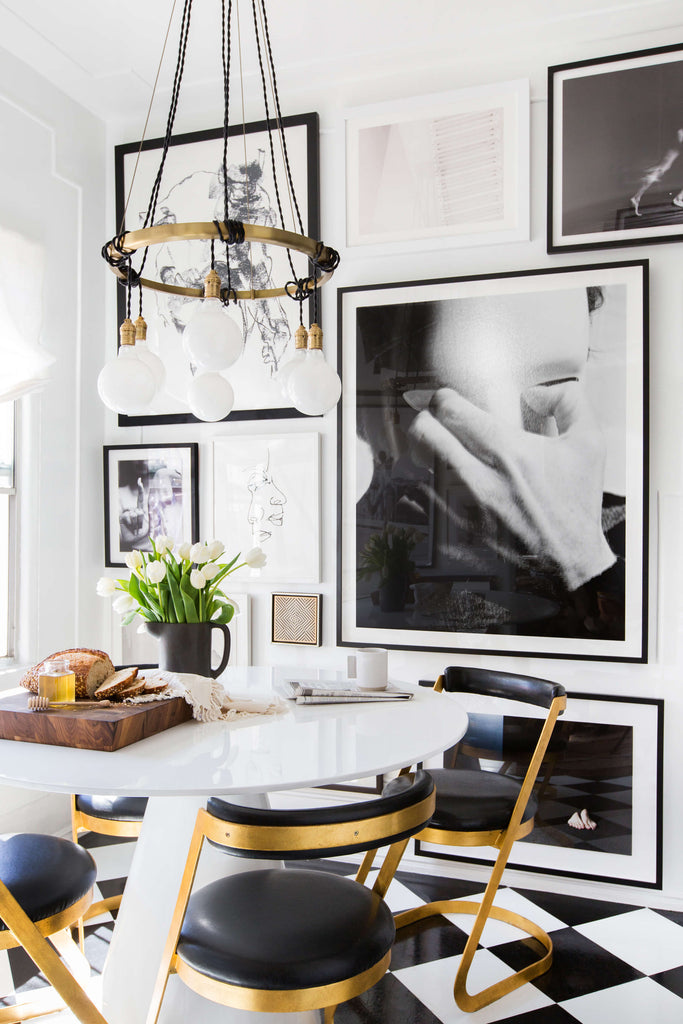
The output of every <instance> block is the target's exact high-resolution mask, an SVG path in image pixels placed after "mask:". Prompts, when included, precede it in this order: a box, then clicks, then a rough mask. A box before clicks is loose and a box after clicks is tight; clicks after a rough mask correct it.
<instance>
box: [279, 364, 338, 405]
mask: <svg viewBox="0 0 683 1024" xmlns="http://www.w3.org/2000/svg"><path fill="white" fill-rule="evenodd" d="M288 394H289V397H290V398H291V400H292V403H293V405H294V407H295V408H296V409H298V410H299V412H303V413H305V414H306V415H307V416H322V415H324V413H326V412H329V411H330V409H334V407H335V405H336V404H337V402H338V401H339V396H340V395H341V381H340V379H339V376H338V374H337V373H335V371H334V370H333V369H332V367H331V366H330V364H329V363H328V362H327V361H326V359H325V356H324V355H323V353H322V350H321V349H317V348H312V349H309V350H308V352H307V353H306V357H305V358H304V359H302V360H301V362H300V363H297V365H296V366H295V367H294V369H293V370H292V372H291V374H290V375H289V383H288Z"/></svg>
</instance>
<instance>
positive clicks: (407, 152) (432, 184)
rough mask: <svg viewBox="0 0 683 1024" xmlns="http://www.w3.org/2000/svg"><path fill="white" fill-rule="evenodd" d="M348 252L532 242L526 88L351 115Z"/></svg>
mask: <svg viewBox="0 0 683 1024" xmlns="http://www.w3.org/2000/svg"><path fill="white" fill-rule="evenodd" d="M345 125H346V210H347V237H346V240H347V244H348V245H373V244H375V245H377V244H384V243H386V242H402V243H403V242H406V241H409V242H414V241H417V240H420V239H439V238H442V239H448V241H449V243H450V244H454V241H457V243H458V244H460V245H462V246H465V245H475V244H479V243H491V242H503V241H520V240H526V239H528V237H529V82H528V81H527V80H526V79H523V80H518V81H512V82H501V83H498V84H495V85H488V86H484V87H477V88H471V89H460V90H458V91H457V92H448V93H440V94H437V95H431V96H421V97H415V98H413V99H407V100H401V101H400V102H399V103H382V104H379V105H374V106H369V107H357V108H354V109H352V110H348V111H346V113H345Z"/></svg>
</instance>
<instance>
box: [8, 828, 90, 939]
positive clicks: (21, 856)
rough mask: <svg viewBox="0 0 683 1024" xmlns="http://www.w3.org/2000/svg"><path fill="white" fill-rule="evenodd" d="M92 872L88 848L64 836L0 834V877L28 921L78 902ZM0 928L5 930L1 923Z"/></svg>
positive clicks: (44, 916)
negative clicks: (28, 918) (84, 848)
mask: <svg viewBox="0 0 683 1024" xmlns="http://www.w3.org/2000/svg"><path fill="white" fill-rule="evenodd" d="M96 875H97V869H96V867H95V861H94V860H93V859H92V857H91V856H90V854H89V853H88V851H87V850H83V849H82V848H81V847H80V846H76V844H75V843H72V842H71V841H70V840H68V839H58V838H57V837H56V836H44V835H35V834H33V833H26V834H22V833H20V834H17V835H3V836H0V878H1V879H2V881H3V882H4V883H5V885H6V886H7V888H8V889H9V891H10V892H11V893H12V895H13V896H14V898H15V899H16V900H17V902H18V903H19V904H20V905H21V907H22V908H23V910H24V911H25V913H26V914H28V916H29V917H30V918H31V920H32V921H42V920H43V919H44V918H46V917H52V916H53V915H54V914H59V913H61V912H62V911H63V910H68V908H69V907H72V906H73V905H74V904H75V903H78V901H79V900H80V899H82V898H83V896H85V895H86V894H87V893H88V892H89V891H90V890H91V889H92V887H93V885H94V884H95V878H96ZM0 929H2V930H6V926H5V924H4V923H0Z"/></svg>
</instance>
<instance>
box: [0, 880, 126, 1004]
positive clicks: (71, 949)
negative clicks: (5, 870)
mask: <svg viewBox="0 0 683 1024" xmlns="http://www.w3.org/2000/svg"><path fill="white" fill-rule="evenodd" d="M91 900H92V890H91V891H90V892H89V893H88V894H87V895H86V896H84V897H83V898H82V899H81V900H79V901H78V902H77V903H74V904H73V906H71V907H68V908H67V910H63V911H61V912H60V913H59V914H54V915H53V916H51V917H46V918H43V919H42V920H40V921H36V922H33V921H31V919H30V918H29V916H28V915H27V914H26V913H25V912H24V910H23V909H22V907H21V905H20V904H19V903H18V902H17V900H15V898H14V897H13V896H12V893H11V892H10V891H9V889H8V888H7V886H6V885H5V884H4V882H2V881H0V917H1V918H2V920H3V921H4V923H5V924H6V926H7V930H6V931H0V949H17V948H19V947H22V948H23V949H24V950H25V951H26V953H28V955H29V956H30V957H31V959H32V960H33V962H34V963H35V964H36V966H37V967H39V968H40V970H41V971H42V972H43V974H44V975H45V977H46V978H47V980H48V981H49V982H50V984H51V986H52V988H53V990H54V998H52V999H49V1000H46V999H37V1000H34V1001H27V1002H24V1003H19V1004H17V1005H15V1006H3V1007H0V1024H13V1022H15V1021H23V1020H29V1019H30V1018H32V1017H38V1016H42V1015H43V1014H48V1013H56V1012H58V1011H60V1010H63V1009H64V1007H65V1006H67V1007H68V1008H69V1009H70V1010H71V1011H72V1013H73V1014H74V1015H75V1016H76V1017H77V1018H78V1020H80V1021H82V1024H107V1022H106V1020H105V1018H104V1017H103V1016H102V1014H101V1013H100V1011H99V1010H98V1009H97V1007H96V1006H95V1004H94V1003H93V1002H92V1000H91V999H90V998H89V997H88V995H86V993H85V991H84V989H83V988H82V986H81V985H80V984H79V982H78V980H77V975H79V974H83V973H84V969H87V972H88V974H89V967H88V966H87V963H86V962H85V960H84V959H79V950H78V948H77V947H76V946H75V944H74V942H73V940H72V939H71V932H70V929H71V928H72V927H73V926H74V925H75V923H76V921H77V920H79V919H80V918H82V917H83V915H84V914H85V913H86V911H87V910H88V907H89V906H90V903H91ZM48 938H49V939H50V941H49V942H48ZM53 947H54V948H53ZM57 950H58V951H59V953H61V956H62V957H63V959H64V961H66V963H67V964H68V967H67V966H65V963H64V962H63V961H62V959H61V958H60V956H59V955H58V952H57ZM69 968H71V969H69Z"/></svg>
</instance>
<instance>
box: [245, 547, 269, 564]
mask: <svg viewBox="0 0 683 1024" xmlns="http://www.w3.org/2000/svg"><path fill="white" fill-rule="evenodd" d="M244 561H245V562H246V563H247V565H248V566H249V568H250V569H262V568H263V566H264V565H265V564H266V555H265V552H264V551H262V550H261V548H252V549H251V551H247V553H246V555H245V556H244Z"/></svg>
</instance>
